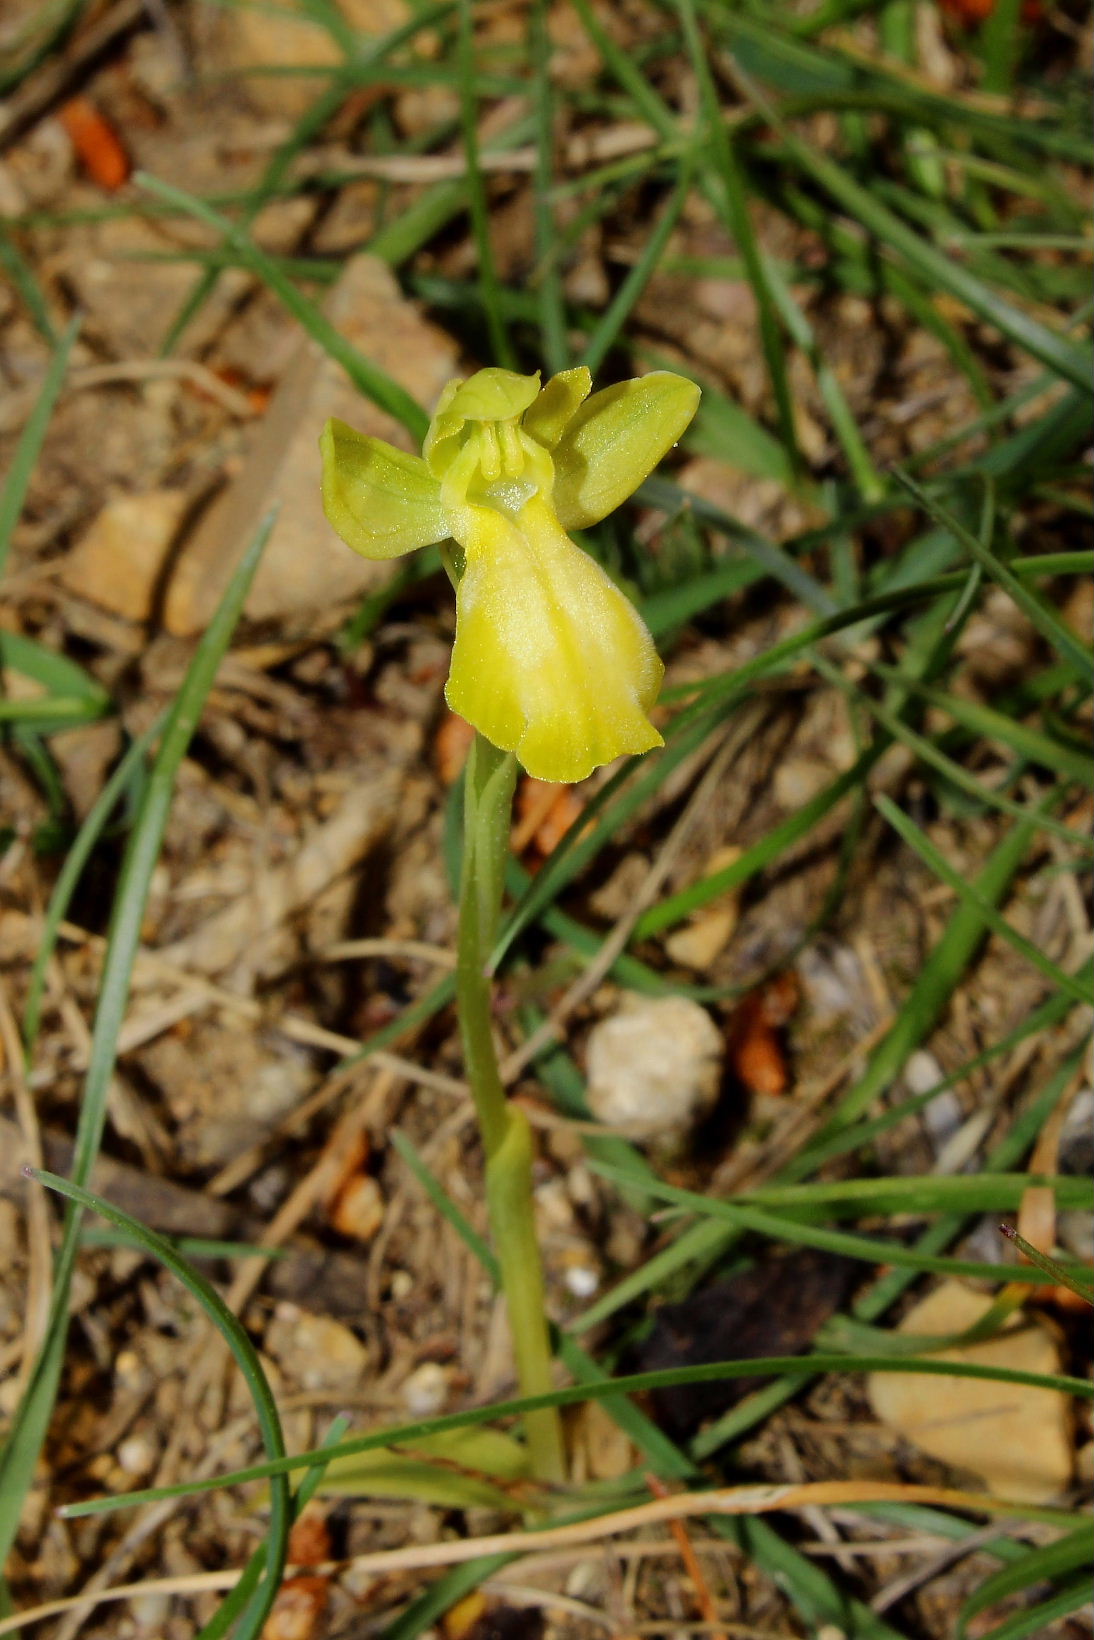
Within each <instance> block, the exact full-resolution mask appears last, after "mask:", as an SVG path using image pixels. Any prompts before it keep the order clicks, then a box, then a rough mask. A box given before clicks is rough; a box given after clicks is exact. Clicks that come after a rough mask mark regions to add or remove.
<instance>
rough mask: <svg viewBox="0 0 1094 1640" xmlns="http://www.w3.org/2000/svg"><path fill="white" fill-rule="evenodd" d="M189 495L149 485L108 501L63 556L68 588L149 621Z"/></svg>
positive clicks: (117, 612) (102, 606) (126, 617)
mask: <svg viewBox="0 0 1094 1640" xmlns="http://www.w3.org/2000/svg"><path fill="white" fill-rule="evenodd" d="M187 500H188V498H187V496H186V495H185V494H184V493H183V491H181V490H147V491H145V492H144V494H143V495H122V496H118V497H117V498H116V499H115V500H113V501H108V502H107V504H106V506H105V507H104V508H103V510H102V512H100V513H99V515H98V517H97V518H96V519H95V521H94V523H93V524H92V525H91V527H90V528H89V529H88V531H87V533H86V534H85V535H83V536H82V537H81V538H80V540H79V541H78V542H77V544H76V546H75V547H74V548H73V550H72V552H71V553H70V554H69V555H68V558H67V559H66V561H65V564H64V567H63V569H62V571H61V579H62V581H63V582H64V584H65V586H66V587H67V588H68V590H69V592H75V593H76V594H77V596H79V597H81V598H86V599H87V600H88V601H89V602H90V603H93V604H97V605H98V606H99V608H100V609H108V610H109V611H110V612H111V614H112V615H120V616H121V617H122V618H123V620H127V621H150V620H151V619H152V617H153V615H154V614H155V610H156V602H157V597H158V593H159V590H160V587H161V584H162V581H163V578H164V572H165V570H166V568H167V563H168V559H169V557H170V554H171V548H172V546H173V543H174V541H175V537H176V536H177V535H178V532H179V528H180V526H181V524H182V520H183V515H184V514H185V512H186V507H187Z"/></svg>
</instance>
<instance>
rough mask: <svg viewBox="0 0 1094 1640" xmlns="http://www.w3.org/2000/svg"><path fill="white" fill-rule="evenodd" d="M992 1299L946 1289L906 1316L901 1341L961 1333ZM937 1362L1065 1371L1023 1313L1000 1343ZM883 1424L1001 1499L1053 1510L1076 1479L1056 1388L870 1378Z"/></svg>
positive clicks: (944, 1353)
mask: <svg viewBox="0 0 1094 1640" xmlns="http://www.w3.org/2000/svg"><path fill="white" fill-rule="evenodd" d="M991 1302H992V1300H991V1299H990V1298H989V1297H988V1296H987V1295H986V1294H984V1293H976V1292H972V1291H971V1290H970V1289H969V1288H968V1287H963V1286H962V1285H961V1284H960V1282H957V1281H944V1282H942V1284H941V1285H940V1286H938V1287H936V1288H935V1289H934V1291H933V1292H932V1293H929V1294H928V1295H927V1297H926V1298H925V1299H923V1300H922V1301H921V1302H920V1303H919V1304H917V1305H916V1306H915V1308H914V1309H912V1310H909V1312H908V1314H907V1315H906V1316H905V1317H904V1319H903V1321H902V1322H901V1324H900V1327H899V1329H898V1331H900V1332H901V1333H904V1334H905V1335H910V1336H913V1337H914V1336H916V1335H918V1334H933V1335H934V1336H936V1337H937V1336H939V1335H945V1334H949V1333H962V1332H965V1331H966V1330H967V1329H968V1328H969V1327H972V1326H973V1325H974V1324H975V1323H976V1322H977V1321H979V1320H980V1318H981V1317H982V1316H983V1315H984V1314H986V1312H987V1310H988V1309H989V1308H990V1306H991ZM931 1359H932V1360H934V1361H962V1362H976V1363H978V1364H980V1365H982V1366H996V1367H1012V1368H1015V1369H1017V1370H1019V1371H1022V1372H1038V1373H1058V1372H1060V1371H1062V1363H1061V1360H1060V1352H1059V1349H1058V1347H1057V1344H1056V1340H1055V1338H1054V1336H1053V1334H1052V1333H1051V1332H1050V1331H1049V1329H1048V1327H1047V1326H1045V1325H1044V1323H1043V1322H1041V1321H1040V1320H1039V1319H1037V1318H1036V1317H1032V1316H1028V1315H1017V1316H1014V1317H1013V1318H1012V1321H1011V1324H1010V1325H1008V1326H1007V1327H1006V1328H1005V1329H1004V1331H1003V1332H1002V1333H1001V1334H1000V1335H999V1336H998V1337H996V1338H992V1339H989V1340H987V1341H986V1342H985V1343H981V1344H966V1345H963V1346H960V1347H958V1348H955V1349H949V1350H939V1351H937V1352H932V1355H931ZM868 1390H869V1396H870V1403H871V1405H872V1406H873V1409H874V1412H875V1414H876V1415H877V1417H878V1418H880V1419H881V1421H882V1423H884V1424H888V1426H889V1427H890V1428H891V1429H894V1430H896V1431H897V1433H898V1434H900V1435H902V1436H904V1438H905V1439H906V1440H908V1441H911V1442H913V1443H914V1445H916V1446H918V1447H919V1449H920V1450H921V1451H922V1452H926V1453H927V1454H928V1455H929V1456H930V1457H932V1458H937V1459H938V1460H939V1461H940V1462H942V1463H945V1464H949V1465H950V1466H951V1467H952V1468H954V1469H963V1470H966V1471H968V1473H970V1474H972V1475H975V1476H977V1478H978V1479H979V1480H980V1481H981V1482H982V1483H983V1485H984V1487H985V1488H986V1489H987V1491H989V1492H991V1493H992V1494H993V1495H994V1496H995V1497H1001V1498H1012V1499H1013V1500H1014V1501H1015V1502H1016V1503H1030V1504H1043V1503H1051V1502H1053V1501H1054V1500H1056V1499H1058V1498H1059V1497H1060V1494H1061V1493H1062V1492H1064V1491H1066V1489H1067V1487H1068V1485H1069V1484H1070V1481H1071V1473H1072V1465H1073V1442H1072V1437H1071V1421H1070V1409H1069V1406H1068V1400H1067V1397H1066V1396H1064V1395H1060V1394H1059V1393H1058V1392H1057V1391H1055V1390H1049V1389H1036V1388H1032V1387H1028V1386H1026V1385H1022V1384H1004V1383H991V1382H988V1381H987V1380H985V1379H977V1378H942V1377H937V1378H936V1377H933V1376H932V1377H927V1376H925V1375H923V1376H921V1375H919V1374H916V1373H899V1372H893V1373H890V1372H884V1373H882V1372H878V1373H872V1374H871V1376H870V1378H869V1380H868Z"/></svg>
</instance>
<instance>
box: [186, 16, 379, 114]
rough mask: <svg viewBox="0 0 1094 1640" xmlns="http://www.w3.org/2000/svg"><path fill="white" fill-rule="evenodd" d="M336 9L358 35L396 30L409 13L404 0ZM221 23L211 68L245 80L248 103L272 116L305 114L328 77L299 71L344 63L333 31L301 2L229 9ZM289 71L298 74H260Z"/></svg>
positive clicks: (216, 37)
mask: <svg viewBox="0 0 1094 1640" xmlns="http://www.w3.org/2000/svg"><path fill="white" fill-rule="evenodd" d="M335 9H336V10H337V11H340V12H341V14H342V16H343V17H344V19H345V20H346V22H347V23H349V24H350V26H351V28H353V29H355V30H356V31H357V32H358V33H360V34H373V35H376V34H387V33H389V32H390V31H391V30H392V29H394V28H398V27H399V26H400V24H401V23H403V22H405V20H406V13H407V7H406V5H405V0H336V6H335ZM217 22H218V25H219V26H218V28H217V29H216V31H215V33H214V36H213V46H212V53H211V58H212V60H211V62H210V65H209V66H210V67H211V68H213V69H219V70H221V71H223V70H224V69H226V68H227V69H230V70H231V71H232V72H233V73H234V74H241V75H242V76H244V78H243V84H244V86H245V87H246V93H247V100H248V101H249V102H250V103H252V104H253V105H254V106H255V107H256V108H261V109H263V110H264V111H265V112H267V113H270V114H282V115H284V116H285V117H287V118H295V117H296V116H297V115H299V114H303V113H304V112H305V111H306V110H307V109H308V108H309V107H310V106H311V104H312V103H313V102H314V101H315V99H316V97H317V96H318V95H319V93H320V92H321V91H322V89H323V87H324V85H326V84H327V83H329V75H326V74H322V73H316V74H308V73H306V72H301V70H307V69H309V68H314V69H318V70H322V69H329V68H333V67H335V66H336V65H337V64H338V63H340V62H342V60H343V53H342V52H341V51H340V50H339V48H338V45H337V43H336V42H335V39H334V36H333V34H332V33H331V31H330V30H329V29H326V28H324V27H323V26H322V25H321V24H320V23H317V22H314V21H313V20H312V19H311V18H310V17H309V16H308V15H307V8H306V6H305V5H304V4H303V3H302V0H281V4H280V5H279V6H278V7H277V9H276V10H275V9H274V8H273V7H266V6H263V7H257V6H255V7H251V6H235V5H233V6H225V7H224V8H223V10H222V11H221V12H220V15H219V17H218V19H217ZM289 68H291V69H293V70H295V71H296V72H294V73H292V74H287V73H285V72H281V73H279V74H265V73H262V72H261V71H262V70H264V69H281V70H282V71H284V70H286V69H289ZM256 70H257V71H259V72H255V71H256Z"/></svg>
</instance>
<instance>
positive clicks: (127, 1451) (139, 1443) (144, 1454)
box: [117, 1435, 159, 1480]
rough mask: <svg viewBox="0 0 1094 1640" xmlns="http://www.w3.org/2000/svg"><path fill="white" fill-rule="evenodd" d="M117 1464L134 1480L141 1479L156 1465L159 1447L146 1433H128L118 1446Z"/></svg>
mask: <svg viewBox="0 0 1094 1640" xmlns="http://www.w3.org/2000/svg"><path fill="white" fill-rule="evenodd" d="M117 1456H118V1465H119V1467H120V1468H121V1469H123V1470H124V1471H125V1473H126V1474H127V1475H130V1476H132V1477H133V1479H134V1480H142V1479H143V1478H144V1476H145V1475H150V1474H151V1473H152V1471H153V1469H155V1467H156V1461H157V1459H158V1457H159V1447H158V1446H157V1445H156V1442H155V1441H153V1440H152V1439H151V1437H150V1436H148V1435H130V1436H128V1437H127V1438H126V1439H125V1440H124V1441H122V1442H121V1443H120V1445H119V1447H118V1454H117Z"/></svg>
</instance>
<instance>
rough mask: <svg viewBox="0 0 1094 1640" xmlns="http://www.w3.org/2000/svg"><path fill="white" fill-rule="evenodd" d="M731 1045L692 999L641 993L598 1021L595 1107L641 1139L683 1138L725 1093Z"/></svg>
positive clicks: (593, 1040) (591, 1071)
mask: <svg viewBox="0 0 1094 1640" xmlns="http://www.w3.org/2000/svg"><path fill="white" fill-rule="evenodd" d="M723 1051H724V1044H723V1041H722V1035H721V1032H720V1031H719V1030H718V1027H717V1026H716V1025H715V1023H714V1021H713V1020H712V1019H711V1017H710V1015H709V1014H708V1013H707V1012H706V1010H705V1009H703V1008H700V1006H699V1004H698V1003H697V1002H691V1001H690V1000H689V999H688V998H687V997H656V998H653V999H651V998H648V997H636V998H633V999H632V1000H631V1001H630V1002H629V1003H628V1004H627V1005H626V1006H625V1007H624V1008H623V1009H622V1010H621V1011H620V1012H619V1013H617V1014H614V1015H613V1016H612V1017H611V1018H610V1019H605V1020H601V1022H600V1023H599V1024H598V1025H595V1026H594V1027H593V1030H592V1032H591V1033H590V1036H589V1046H588V1079H589V1088H588V1100H589V1109H590V1110H591V1111H592V1113H593V1115H594V1116H595V1117H596V1118H597V1120H598V1121H600V1122H603V1123H605V1125H606V1126H608V1127H616V1128H625V1129H626V1131H627V1133H628V1134H629V1135H630V1136H631V1137H632V1138H637V1139H657V1140H666V1139H681V1138H684V1137H686V1135H687V1134H688V1133H689V1131H690V1130H691V1129H692V1128H693V1127H694V1126H695V1124H696V1123H697V1122H699V1121H701V1120H702V1118H703V1117H704V1116H706V1115H708V1114H709V1113H710V1111H711V1109H712V1108H713V1106H714V1103H715V1101H716V1100H717V1098H718V1091H719V1088H720V1086H721V1080H722V1055H723Z"/></svg>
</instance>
